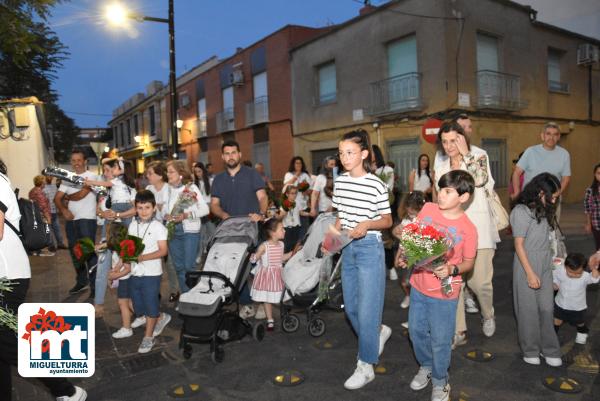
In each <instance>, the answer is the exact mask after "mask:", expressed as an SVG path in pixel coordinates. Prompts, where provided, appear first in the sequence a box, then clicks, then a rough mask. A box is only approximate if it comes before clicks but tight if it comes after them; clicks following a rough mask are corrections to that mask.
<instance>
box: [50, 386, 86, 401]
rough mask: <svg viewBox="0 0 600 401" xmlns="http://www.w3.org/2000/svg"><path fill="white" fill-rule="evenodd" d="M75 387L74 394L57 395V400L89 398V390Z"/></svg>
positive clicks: (82, 399) (66, 400)
mask: <svg viewBox="0 0 600 401" xmlns="http://www.w3.org/2000/svg"><path fill="white" fill-rule="evenodd" d="M74 387H75V394H73V395H72V396H68V395H62V396H60V397H56V401H85V400H86V398H87V392H86V391H85V390H84V389H82V388H81V387H77V386H74Z"/></svg>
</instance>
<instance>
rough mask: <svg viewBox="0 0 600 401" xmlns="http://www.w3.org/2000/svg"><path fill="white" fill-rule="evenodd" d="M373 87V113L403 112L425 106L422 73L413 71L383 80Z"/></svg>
mask: <svg viewBox="0 0 600 401" xmlns="http://www.w3.org/2000/svg"><path fill="white" fill-rule="evenodd" d="M370 87H371V105H370V110H369V112H370V114H371V115H382V114H392V113H403V112H407V111H412V110H420V109H421V108H423V99H422V98H421V74H419V73H416V72H411V73H408V74H402V75H398V76H395V77H392V78H388V79H384V80H382V81H377V82H373V83H371V84H370Z"/></svg>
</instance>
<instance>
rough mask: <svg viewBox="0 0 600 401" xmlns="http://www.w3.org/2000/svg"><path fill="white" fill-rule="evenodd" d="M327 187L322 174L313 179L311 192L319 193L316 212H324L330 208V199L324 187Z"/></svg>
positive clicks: (325, 179) (325, 178)
mask: <svg viewBox="0 0 600 401" xmlns="http://www.w3.org/2000/svg"><path fill="white" fill-rule="evenodd" d="M326 186H327V177H325V176H324V175H323V174H319V175H318V176H317V178H315V183H314V185H313V188H312V190H313V191H317V192H319V205H318V210H317V211H318V212H326V211H327V210H329V208H330V207H331V198H330V197H329V196H327V194H326V193H325V187H326Z"/></svg>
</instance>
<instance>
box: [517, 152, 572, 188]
mask: <svg viewBox="0 0 600 401" xmlns="http://www.w3.org/2000/svg"><path fill="white" fill-rule="evenodd" d="M517 166H519V167H520V168H521V169H523V171H524V172H525V173H524V174H525V178H524V181H523V185H524V186H525V185H527V183H528V182H529V181H531V179H532V178H533V177H535V176H536V175H538V174H541V173H550V174H554V175H555V176H556V178H558V180H559V181H560V180H562V178H563V177H570V176H571V156H570V155H569V152H567V151H566V150H565V149H564V148H562V147H560V146H558V145H557V146H556V147H555V148H554V149H553V150H547V149H545V148H544V146H543V145H542V144H539V145H535V146H530V147H528V148H527V150H525V153H523V156H521V159H519V162H518V163H517Z"/></svg>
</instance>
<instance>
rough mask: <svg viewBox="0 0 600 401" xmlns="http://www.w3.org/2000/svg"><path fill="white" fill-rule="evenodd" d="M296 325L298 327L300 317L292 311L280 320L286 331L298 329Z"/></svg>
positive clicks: (290, 331) (291, 331) (292, 331)
mask: <svg viewBox="0 0 600 401" xmlns="http://www.w3.org/2000/svg"><path fill="white" fill-rule="evenodd" d="M298 327H300V319H299V318H298V316H296V315H294V314H293V313H290V314H289V315H287V316H286V317H284V318H283V320H282V321H281V328H282V329H283V331H285V332H286V333H294V332H295V331H297V330H298Z"/></svg>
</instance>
